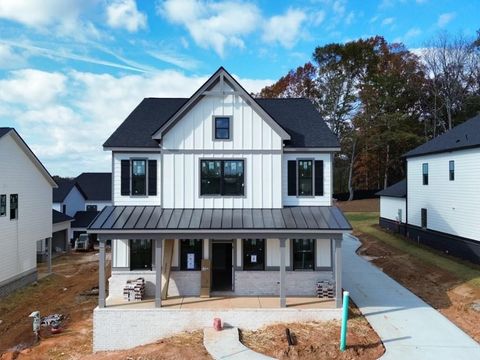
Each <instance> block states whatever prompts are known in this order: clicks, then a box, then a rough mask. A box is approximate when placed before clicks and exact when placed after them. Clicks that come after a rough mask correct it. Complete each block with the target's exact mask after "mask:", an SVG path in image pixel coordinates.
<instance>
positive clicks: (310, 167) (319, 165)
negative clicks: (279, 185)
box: [287, 159, 323, 196]
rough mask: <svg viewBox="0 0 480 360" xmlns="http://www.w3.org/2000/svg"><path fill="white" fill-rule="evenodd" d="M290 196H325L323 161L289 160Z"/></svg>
mask: <svg viewBox="0 0 480 360" xmlns="http://www.w3.org/2000/svg"><path fill="white" fill-rule="evenodd" d="M287 172H288V174H287V177H288V186H287V188H288V189H287V190H288V196H323V161H322V160H313V159H297V160H288V162H287Z"/></svg>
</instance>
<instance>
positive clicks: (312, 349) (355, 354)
mask: <svg viewBox="0 0 480 360" xmlns="http://www.w3.org/2000/svg"><path fill="white" fill-rule="evenodd" d="M349 319H350V320H349V322H348V326H349V327H348V332H347V349H346V351H345V352H340V351H339V346H340V341H339V340H340V339H339V334H340V323H339V322H335V321H332V322H328V323H303V324H281V325H273V326H268V327H266V328H263V329H261V330H258V331H242V334H241V339H242V342H243V343H244V344H245V345H246V346H248V347H249V348H251V349H253V350H255V351H257V352H260V353H263V354H265V355H268V356H272V357H275V358H277V359H311V360H313V359H360V360H367V359H378V358H379V357H380V356H382V355H383V353H384V351H385V349H384V347H383V344H382V342H381V341H380V338H379V337H378V335H377V334H376V333H375V332H374V331H373V329H372V328H371V327H370V324H369V323H368V321H367V320H366V319H365V318H364V317H363V316H362V315H361V314H360V311H359V310H358V309H357V308H356V307H355V306H352V307H350V314H349ZM287 328H288V329H289V330H290V333H291V334H292V337H293V338H294V339H295V341H296V343H294V345H293V346H288V343H287V339H286V333H285V331H286V329H287Z"/></svg>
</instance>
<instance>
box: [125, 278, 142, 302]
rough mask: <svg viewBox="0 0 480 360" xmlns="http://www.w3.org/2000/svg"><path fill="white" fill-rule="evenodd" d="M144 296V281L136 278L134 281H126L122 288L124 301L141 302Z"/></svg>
mask: <svg viewBox="0 0 480 360" xmlns="http://www.w3.org/2000/svg"><path fill="white" fill-rule="evenodd" d="M144 295H145V279H144V278H138V279H135V280H127V284H126V285H125V287H124V288H123V298H124V299H125V300H126V301H141V300H143V296H144Z"/></svg>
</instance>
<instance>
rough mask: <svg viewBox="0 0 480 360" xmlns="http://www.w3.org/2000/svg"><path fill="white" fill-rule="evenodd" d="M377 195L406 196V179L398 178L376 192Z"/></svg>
mask: <svg viewBox="0 0 480 360" xmlns="http://www.w3.org/2000/svg"><path fill="white" fill-rule="evenodd" d="M375 195H378V196H391V197H400V198H406V197H407V179H403V180H400V181H399V182H397V183H395V184H393V185H391V186H389V187H387V188H386V189H383V190H381V191H379V192H377V193H376V194H375Z"/></svg>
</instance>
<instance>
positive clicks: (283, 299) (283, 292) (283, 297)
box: [280, 239, 287, 308]
mask: <svg viewBox="0 0 480 360" xmlns="http://www.w3.org/2000/svg"><path fill="white" fill-rule="evenodd" d="M285 243H286V239H280V307H281V308H284V307H287V284H286V269H285V267H286V250H285Z"/></svg>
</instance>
